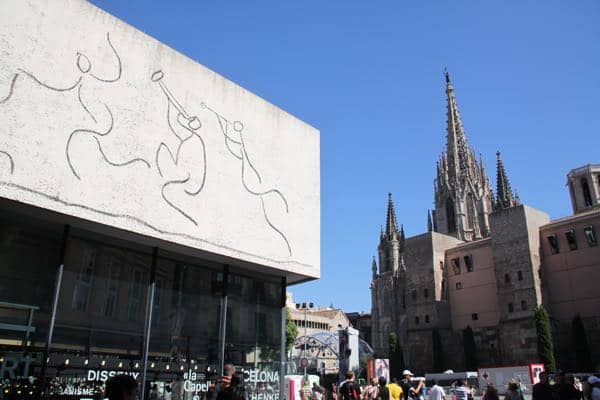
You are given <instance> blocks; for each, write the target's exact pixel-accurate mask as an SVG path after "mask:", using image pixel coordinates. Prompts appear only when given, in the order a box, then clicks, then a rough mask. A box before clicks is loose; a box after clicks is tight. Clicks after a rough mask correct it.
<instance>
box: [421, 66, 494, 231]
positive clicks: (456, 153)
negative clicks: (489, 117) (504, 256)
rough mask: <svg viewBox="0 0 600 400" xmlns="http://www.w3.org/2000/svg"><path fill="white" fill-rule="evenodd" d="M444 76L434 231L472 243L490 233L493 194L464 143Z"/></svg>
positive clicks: (455, 103)
mask: <svg viewBox="0 0 600 400" xmlns="http://www.w3.org/2000/svg"><path fill="white" fill-rule="evenodd" d="M445 76H446V98H447V117H448V120H447V123H448V126H447V142H446V151H445V152H443V153H442V154H441V156H440V159H439V161H438V163H437V177H436V179H435V183H434V186H435V211H434V224H433V225H434V230H435V231H437V232H440V233H444V234H447V235H451V236H454V237H456V238H457V239H459V240H465V241H471V240H475V239H480V238H483V237H487V236H489V234H490V223H489V213H490V212H491V211H492V204H493V194H492V189H491V185H490V181H489V179H488V177H487V175H486V173H485V169H484V167H483V161H482V160H481V159H480V160H479V163H478V162H477V160H476V158H475V154H474V152H473V149H472V148H471V146H470V145H469V143H468V142H467V136H466V133H465V129H464V127H463V123H462V119H461V117H460V112H459V110H458V104H457V102H456V96H455V94H454V86H452V83H451V82H450V75H449V74H448V72H446V73H445Z"/></svg>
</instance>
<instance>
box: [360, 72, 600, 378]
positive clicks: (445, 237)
mask: <svg viewBox="0 0 600 400" xmlns="http://www.w3.org/2000/svg"><path fill="white" fill-rule="evenodd" d="M446 95H447V107H448V127H447V145H446V151H445V152H444V153H442V156H441V157H440V161H438V165H437V175H436V179H435V185H434V187H435V196H434V197H435V205H436V209H435V211H434V212H433V218H430V219H429V221H428V230H429V232H427V233H424V234H420V235H416V236H414V237H409V238H406V237H405V235H404V230H403V228H402V226H401V225H400V229H398V223H397V220H396V215H395V210H394V203H393V201H392V198H391V194H390V195H389V198H388V210H387V220H386V227H385V230H382V232H381V234H380V238H379V239H380V240H379V246H378V253H379V265H378V263H377V260H376V259H375V258H374V259H373V262H372V266H371V268H372V275H373V279H372V283H371V296H372V340H373V342H372V344H373V347H374V349H375V351H376V352H377V353H378V354H379V355H381V356H388V353H389V335H390V333H392V332H393V333H395V334H396V335H397V337H399V338H400V343H401V346H402V350H403V355H404V362H405V364H406V365H407V366H408V367H410V368H411V369H413V370H416V371H418V372H425V371H429V372H439V371H434V369H433V367H434V355H433V347H434V346H433V332H434V331H437V333H439V337H440V338H441V342H442V343H441V344H442V346H441V347H442V349H443V354H442V358H443V360H444V364H445V365H444V366H445V368H453V369H455V370H461V369H464V368H465V360H464V350H463V349H464V345H463V338H462V332H463V330H464V329H465V328H467V327H471V328H472V329H473V334H474V339H475V343H476V348H477V362H478V365H480V366H485V365H518V364H525V363H530V362H536V361H538V357H537V335H536V329H535V322H534V311H535V308H536V307H537V306H540V305H543V306H544V307H545V308H546V309H547V310H548V311H549V312H550V313H551V316H552V318H553V324H554V325H553V329H554V334H555V342H556V353H557V358H558V360H559V365H561V366H563V367H564V368H574V367H575V361H574V360H573V356H572V355H571V354H570V353H572V346H571V345H570V343H571V342H572V337H571V336H572V334H571V329H570V323H571V321H572V319H573V318H574V317H575V315H580V316H581V317H582V319H583V321H584V325H585V329H586V331H587V335H588V341H589V342H590V347H595V348H598V347H599V346H598V345H599V343H598V337H600V331H599V330H598V327H599V326H600V311H599V310H600V296H599V295H598V294H597V293H598V290H597V288H598V284H599V283H600V276H596V275H597V273H596V270H599V271H600V269H599V268H597V267H598V266H599V265H598V264H600V261H598V260H600V253H598V251H600V246H596V245H595V244H593V243H597V239H594V238H595V237H596V236H595V235H596V231H600V211H589V210H590V209H592V210H593V208H594V205H596V204H598V203H599V199H600V191H599V188H600V166H597V165H596V166H594V165H588V166H586V167H582V168H578V169H575V170H573V171H571V173H569V177H568V179H569V186H570V189H571V197H572V199H573V209H574V211H575V212H577V213H580V212H583V213H582V214H577V215H575V216H572V217H567V218H565V219H562V220H558V221H555V222H551V221H550V218H549V216H548V215H547V214H546V213H544V212H542V211H539V210H536V209H534V208H531V207H529V206H527V205H523V204H521V203H520V200H519V197H518V195H516V193H513V190H512V188H511V187H510V183H509V180H508V176H507V174H506V171H505V168H504V164H503V163H502V160H501V158H500V153H496V156H497V165H496V166H497V175H496V180H497V186H496V193H495V196H494V194H493V193H492V191H491V185H490V183H489V179H488V177H487V176H486V173H485V169H484V167H483V161H482V160H479V162H477V161H476V160H475V158H474V157H473V154H474V152H473V150H472V148H471V147H470V146H469V144H468V143H467V140H466V135H465V132H464V128H463V125H462V121H461V119H460V113H459V112H458V106H457V103H456V98H455V94H454V88H453V86H452V84H451V83H450V79H449V77H448V75H447V74H446ZM586 210H588V211H586ZM563 227H564V228H563ZM594 227H596V228H594ZM571 232H575V233H571ZM574 235H575V236H576V239H577V241H578V243H579V246H577V245H573V243H572V242H573V240H574V239H573V238H572V237H573V236H574ZM549 236H550V237H553V238H554V239H549V238H548V237H549ZM559 236H560V239H559V238H558V237H559ZM592 239H593V240H596V242H593V240H592ZM563 240H564V241H565V243H563ZM552 244H555V245H556V246H559V247H560V248H561V249H563V250H562V251H563V252H564V249H567V250H568V249H573V248H575V250H577V251H575V250H570V251H569V252H567V253H564V254H560V255H557V254H555V250H553V249H552V248H551V245H552ZM593 267H596V269H592V268H593ZM586 276H589V278H590V279H588V280H586ZM578 286H579V287H580V288H581V289H583V291H580V290H579V288H578ZM577 293H580V294H577ZM592 353H593V358H594V357H595V358H594V359H595V360H596V362H598V360H600V357H599V355H598V354H596V353H597V351H596V350H593V351H592Z"/></svg>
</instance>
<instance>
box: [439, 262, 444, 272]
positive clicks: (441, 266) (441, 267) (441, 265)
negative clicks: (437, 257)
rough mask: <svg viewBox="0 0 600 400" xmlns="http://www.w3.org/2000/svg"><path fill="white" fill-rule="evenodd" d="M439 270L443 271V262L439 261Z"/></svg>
mask: <svg viewBox="0 0 600 400" xmlns="http://www.w3.org/2000/svg"><path fill="white" fill-rule="evenodd" d="M440 269H441V270H442V271H443V270H444V262H443V261H440Z"/></svg>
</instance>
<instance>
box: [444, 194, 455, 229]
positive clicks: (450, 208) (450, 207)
mask: <svg viewBox="0 0 600 400" xmlns="http://www.w3.org/2000/svg"><path fill="white" fill-rule="evenodd" d="M446 220H447V221H448V233H455V232H456V217H455V216H454V202H453V201H452V199H451V198H448V199H446Z"/></svg>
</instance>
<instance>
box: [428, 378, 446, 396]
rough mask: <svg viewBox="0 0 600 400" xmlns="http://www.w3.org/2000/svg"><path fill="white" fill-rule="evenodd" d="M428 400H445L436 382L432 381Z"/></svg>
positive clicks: (444, 394) (442, 391)
mask: <svg viewBox="0 0 600 400" xmlns="http://www.w3.org/2000/svg"><path fill="white" fill-rule="evenodd" d="M429 400H446V393H444V389H442V388H441V387H440V386H438V384H437V381H433V386H432V387H431V389H429Z"/></svg>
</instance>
